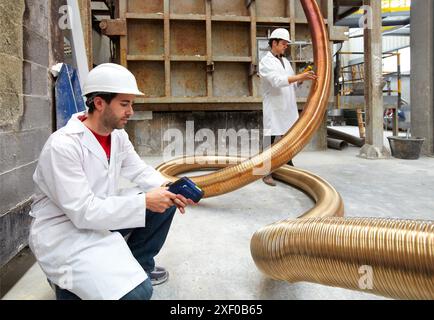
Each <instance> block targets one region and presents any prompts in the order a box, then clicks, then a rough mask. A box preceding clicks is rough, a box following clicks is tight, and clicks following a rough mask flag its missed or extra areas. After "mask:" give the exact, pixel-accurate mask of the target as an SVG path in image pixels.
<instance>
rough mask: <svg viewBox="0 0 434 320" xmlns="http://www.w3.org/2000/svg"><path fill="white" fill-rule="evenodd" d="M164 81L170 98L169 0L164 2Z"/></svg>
mask: <svg viewBox="0 0 434 320" xmlns="http://www.w3.org/2000/svg"><path fill="white" fill-rule="evenodd" d="M164 79H165V87H164V88H165V90H164V91H165V94H166V97H170V96H171V95H172V92H171V87H170V85H171V84H170V0H164Z"/></svg>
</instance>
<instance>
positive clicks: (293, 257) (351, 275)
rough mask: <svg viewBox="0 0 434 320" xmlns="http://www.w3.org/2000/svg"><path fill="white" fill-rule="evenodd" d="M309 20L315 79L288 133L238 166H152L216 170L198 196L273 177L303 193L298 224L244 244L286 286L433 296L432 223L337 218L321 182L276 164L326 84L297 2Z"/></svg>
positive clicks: (323, 47) (331, 193)
mask: <svg viewBox="0 0 434 320" xmlns="http://www.w3.org/2000/svg"><path fill="white" fill-rule="evenodd" d="M301 3H302V6H303V9H304V12H305V14H306V17H307V20H308V22H309V26H310V30H311V36H312V43H313V47H314V60H315V63H316V74H317V75H318V79H317V80H316V82H315V83H314V85H313V86H312V89H311V92H310V95H309V98H308V102H307V103H306V106H305V108H304V111H303V113H302V115H301V117H300V119H299V120H298V121H297V123H296V124H294V126H293V127H292V129H291V130H290V131H289V132H288V133H287V134H286V135H285V136H284V137H283V138H282V139H281V140H280V141H279V142H277V143H276V144H274V145H273V146H272V148H271V149H268V150H266V151H264V152H263V153H261V154H259V155H258V156H255V157H253V158H251V159H248V160H244V161H242V160H241V159H234V158H226V157H196V158H190V157H187V158H182V159H178V160H173V161H169V162H166V163H164V164H162V165H160V166H159V167H158V170H160V171H161V172H162V173H163V174H165V175H166V176H167V177H168V178H169V179H170V180H172V181H174V180H176V177H175V175H177V174H180V173H183V172H187V171H192V170H199V169H209V168H214V169H215V168H223V169H220V170H219V171H217V172H214V173H212V174H208V175H203V176H199V177H194V178H193V181H195V182H196V183H197V184H198V185H199V186H200V187H201V188H202V189H203V190H204V191H205V196H206V197H212V196H216V195H220V194H224V193H227V192H231V191H233V190H236V189H239V188H241V187H243V186H245V185H247V184H248V183H250V182H253V181H255V180H257V179H259V178H262V176H264V175H265V174H267V172H262V171H258V170H257V169H258V168H260V167H264V166H267V165H269V167H270V171H274V173H273V176H274V177H275V178H277V179H279V180H281V181H283V182H285V183H288V184H290V185H293V186H296V187H298V188H300V189H302V190H304V191H305V192H306V193H308V194H309V195H310V196H311V197H312V198H313V199H314V200H315V201H316V205H315V206H314V208H312V209H311V210H309V211H308V212H306V213H305V214H303V215H302V216H301V217H299V218H298V219H289V220H284V221H280V222H276V223H274V224H272V225H269V226H266V227H264V228H262V229H260V230H258V231H257V232H256V233H255V234H254V235H253V237H252V240H251V253H252V257H253V259H254V261H255V263H256V265H257V267H258V268H259V269H260V270H261V271H262V272H264V273H265V274H266V275H268V276H270V277H272V278H274V279H279V280H285V281H290V282H296V281H309V282H315V283H320V284H324V285H330V286H337V287H343V288H349V289H355V290H366V292H370V293H375V294H381V295H384V296H389V297H394V298H407V299H434V277H433V275H434V224H433V222H431V221H426V222H425V221H404V220H388V219H374V218H365V219H352V218H343V217H342V216H343V203H342V199H341V197H340V195H339V194H338V193H337V192H336V190H335V189H334V188H333V187H332V186H331V185H330V184H328V183H327V182H326V181H324V180H323V179H321V178H319V177H317V176H315V175H313V174H311V173H309V172H306V171H303V170H300V169H295V168H291V167H288V166H286V165H285V166H283V167H281V166H282V165H284V164H285V163H286V162H287V161H288V160H289V159H292V158H293V157H294V156H295V155H296V154H297V153H298V152H299V151H300V150H301V149H302V148H303V147H304V146H305V145H306V144H307V142H308V141H309V140H310V139H311V137H312V135H313V134H314V132H315V131H316V130H317V129H318V127H319V125H320V124H321V122H322V119H323V117H324V114H325V111H326V106H327V102H328V97H329V92H330V83H331V78H330V77H331V57H330V49H329V47H328V37H327V33H326V29H325V25H324V22H323V20H322V19H323V18H322V15H321V13H320V10H319V8H318V5H317V3H316V1H315V0H301Z"/></svg>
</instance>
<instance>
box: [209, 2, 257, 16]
mask: <svg viewBox="0 0 434 320" xmlns="http://www.w3.org/2000/svg"><path fill="white" fill-rule="evenodd" d="M212 14H213V15H230V16H248V15H249V10H248V9H247V7H246V0H218V1H212Z"/></svg>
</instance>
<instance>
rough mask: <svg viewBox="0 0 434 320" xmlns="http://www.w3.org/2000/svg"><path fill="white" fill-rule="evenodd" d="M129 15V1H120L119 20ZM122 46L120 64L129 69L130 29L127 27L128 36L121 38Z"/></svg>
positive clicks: (120, 43)
mask: <svg viewBox="0 0 434 320" xmlns="http://www.w3.org/2000/svg"><path fill="white" fill-rule="evenodd" d="M126 13H127V0H119V18H120V19H125V18H126ZM119 45H120V64H121V65H123V66H124V67H126V68H128V59H127V55H128V27H127V35H125V36H120V39H119Z"/></svg>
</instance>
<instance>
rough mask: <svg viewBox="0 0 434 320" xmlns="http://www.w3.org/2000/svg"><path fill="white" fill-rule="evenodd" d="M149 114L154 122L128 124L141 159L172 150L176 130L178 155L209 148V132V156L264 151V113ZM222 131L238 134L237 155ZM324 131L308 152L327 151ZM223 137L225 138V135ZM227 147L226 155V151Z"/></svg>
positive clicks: (319, 134) (312, 142)
mask: <svg viewBox="0 0 434 320" xmlns="http://www.w3.org/2000/svg"><path fill="white" fill-rule="evenodd" d="M136 114H137V113H136ZM148 115H150V116H152V119H148V120H138V121H129V123H128V126H127V128H126V129H127V132H128V134H129V136H130V139H131V140H132V142H133V144H134V146H135V148H136V151H137V152H138V153H139V154H140V155H141V156H162V155H165V151H167V150H169V149H170V148H172V147H173V146H174V144H173V143H175V142H174V141H175V135H174V134H171V132H170V131H169V130H172V133H173V132H175V131H173V130H178V132H179V133H180V134H181V141H182V145H181V147H180V148H181V149H182V151H183V152H181V154H179V156H182V155H192V154H194V152H195V151H196V152H201V151H200V150H201V149H200V146H201V145H202V147H208V145H207V138H206V135H207V132H208V133H212V136H213V137H214V138H215V140H214V142H213V145H214V150H215V153H213V154H211V153H210V154H208V155H214V154H219V155H231V156H247V155H246V154H243V150H245V149H243V147H245V145H246V143H247V144H249V148H250V147H251V148H252V150H253V151H248V153H249V155H250V156H253V155H255V152H254V151H255V150H258V148H259V150H260V149H261V148H262V111H234V112H227V111H226V112H225V111H207V112H153V113H150V112H149V113H148ZM187 122H189V124H187ZM188 126H190V127H188ZM190 128H192V129H190ZM219 130H225V131H226V132H227V133H230V131H229V130H232V132H235V133H236V134H238V136H239V138H238V141H237V144H236V145H237V147H236V150H234V152H232V153H229V139H227V140H224V139H220V140H219V135H218V132H219ZM325 130H326V129H325V122H324V125H323V127H322V128H321V130H320V131H319V132H318V133H317V134H315V135H314V137H313V139H312V141H311V142H310V143H309V145H308V146H306V148H305V150H324V149H325V148H326V147H327V146H326V145H324V140H325V139H324V138H323V133H322V132H323V131H325ZM188 132H194V135H190V136H189V135H188ZM243 132H244V133H243ZM165 133H166V134H168V135H170V136H172V139H171V140H169V139H167V141H164V138H165V136H164V135H165ZM246 134H247V135H246ZM192 136H194V138H195V139H196V141H195V143H194V145H193V144H192V143H191V137H192ZM241 136H243V138H245V137H248V139H249V140H248V141H247V142H246V140H242V139H241ZM187 137H190V138H189V140H187ZM220 137H221V138H223V136H220ZM187 141H190V142H188V143H189V146H187ZM204 143H205V145H204ZM234 145H235V143H234ZM225 146H226V150H227V151H228V152H227V153H224V152H223V151H224V150H225V148H224V147H225ZM167 147H169V149H168V148H167ZM219 147H220V149H219ZM255 148H256V149H255ZM181 149H180V150H181ZM198 150H199V151H198ZM202 150H203V149H202ZM209 150H212V148H209ZM219 150H220V151H221V152H220V153H219ZM201 154H202V153H201ZM196 155H198V153H196Z"/></svg>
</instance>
